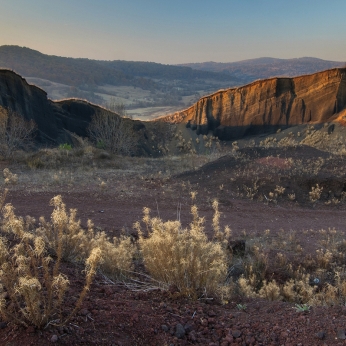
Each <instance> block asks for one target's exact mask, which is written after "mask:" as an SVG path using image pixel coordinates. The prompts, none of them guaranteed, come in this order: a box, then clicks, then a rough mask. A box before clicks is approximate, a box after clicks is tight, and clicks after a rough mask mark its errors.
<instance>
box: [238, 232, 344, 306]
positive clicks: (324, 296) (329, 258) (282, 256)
mask: <svg viewBox="0 0 346 346" xmlns="http://www.w3.org/2000/svg"><path fill="white" fill-rule="evenodd" d="M307 232H308V231H306V232H304V234H307ZM267 233H268V232H267V231H266V232H265V235H264V236H262V237H260V238H259V239H257V240H256V243H255V244H254V245H252V246H251V247H247V250H246V254H245V257H244V258H243V259H242V269H243V275H242V276H241V277H240V278H239V280H238V281H237V287H238V288H239V291H240V293H241V294H243V295H244V296H246V297H252V298H264V299H268V300H284V301H288V302H292V303H297V304H309V305H325V306H331V305H337V304H341V305H344V304H345V302H346V269H345V263H346V256H345V255H344V251H345V247H346V245H345V244H346V241H345V239H344V233H343V232H338V231H336V230H335V229H329V230H320V231H318V232H314V233H315V234H318V235H319V236H320V237H321V236H322V237H323V238H322V240H320V241H319V243H320V246H321V248H317V250H316V252H315V253H312V254H310V253H309V254H306V255H305V257H303V258H302V259H301V260H298V261H290V260H289V257H292V255H293V254H294V253H297V252H302V251H303V249H302V248H301V247H300V250H299V251H298V246H299V244H298V245H297V239H296V234H295V232H294V231H291V232H290V233H288V234H286V233H285V232H284V231H283V230H282V231H281V232H279V234H278V236H279V237H278V238H279V243H281V244H282V245H283V243H284V239H285V245H284V246H281V248H283V249H284V252H280V253H276V255H275V257H274V261H269V259H268V253H269V252H270V251H271V249H273V250H274V249H275V250H277V248H278V247H279V246H278V243H277V242H276V241H274V242H272V243H269V242H267V239H266V235H267ZM277 275H278V276H277Z"/></svg>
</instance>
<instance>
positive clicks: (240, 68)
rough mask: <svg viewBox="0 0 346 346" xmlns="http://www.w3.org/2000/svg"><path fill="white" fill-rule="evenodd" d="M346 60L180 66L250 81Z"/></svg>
mask: <svg viewBox="0 0 346 346" xmlns="http://www.w3.org/2000/svg"><path fill="white" fill-rule="evenodd" d="M345 65H346V62H341V61H329V60H322V59H317V58H310V57H305V58H296V59H276V58H268V57H264V58H258V59H249V60H242V61H237V62H230V63H220V62H213V61H209V62H202V63H188V64H182V65H179V66H186V67H191V68H193V69H196V70H201V71H210V72H219V73H223V74H228V75H231V76H232V77H234V78H238V79H240V80H242V82H243V83H249V82H252V81H253V80H256V79H266V78H270V77H295V76H300V75H304V74H311V73H315V72H319V71H323V70H328V69H331V68H334V67H343V66H345Z"/></svg>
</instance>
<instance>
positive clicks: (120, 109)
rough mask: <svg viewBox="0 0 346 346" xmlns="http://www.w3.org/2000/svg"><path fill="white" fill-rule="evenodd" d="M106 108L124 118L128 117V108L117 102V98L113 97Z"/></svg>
mask: <svg viewBox="0 0 346 346" xmlns="http://www.w3.org/2000/svg"><path fill="white" fill-rule="evenodd" d="M106 108H108V109H109V110H111V111H112V112H114V113H117V114H119V115H120V116H122V117H126V118H127V117H128V115H127V112H126V106H125V105H124V103H122V102H117V100H116V99H115V97H111V99H110V101H109V102H107V104H106Z"/></svg>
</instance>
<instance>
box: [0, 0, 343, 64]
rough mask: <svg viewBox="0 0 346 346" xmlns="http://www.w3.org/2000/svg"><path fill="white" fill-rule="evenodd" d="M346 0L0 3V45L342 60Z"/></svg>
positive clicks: (118, 55) (108, 53) (226, 58)
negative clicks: (311, 57)
mask: <svg viewBox="0 0 346 346" xmlns="http://www.w3.org/2000/svg"><path fill="white" fill-rule="evenodd" d="M345 17H346V0H290V1H288V0H285V1H283V0H215V1H210V0H208V1H204V0H174V1H172V0H169V1H166V0H98V1H92V0H55V1H53V0H0V45H4V44H11V45H19V46H26V47H29V48H32V49H36V50H39V51H41V52H42V53H46V54H51V55H60V56H69V57H86V58H90V59H102V60H118V59H121V60H134V61H154V62H160V63H165V64H179V63H188V62H204V61H217V62H231V61H238V60H244V59H252V58H258V57H264V56H270V57H276V58H298V57H303V56H313V57H318V58H322V59H327V60H336V61H346V39H345V36H346V18H345Z"/></svg>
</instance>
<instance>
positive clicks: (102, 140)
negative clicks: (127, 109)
mask: <svg viewBox="0 0 346 346" xmlns="http://www.w3.org/2000/svg"><path fill="white" fill-rule="evenodd" d="M89 134H90V137H91V138H92V140H93V141H94V142H95V143H96V145H97V147H98V148H100V149H106V150H109V151H110V152H111V153H113V154H120V155H131V154H133V153H134V151H135V148H136V146H137V135H136V132H135V131H134V129H133V126H132V124H131V123H130V122H128V121H126V119H124V118H122V117H121V116H118V115H116V114H114V113H110V112H106V111H104V112H100V113H98V114H95V115H94V116H93V119H92V121H91V123H90V126H89Z"/></svg>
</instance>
